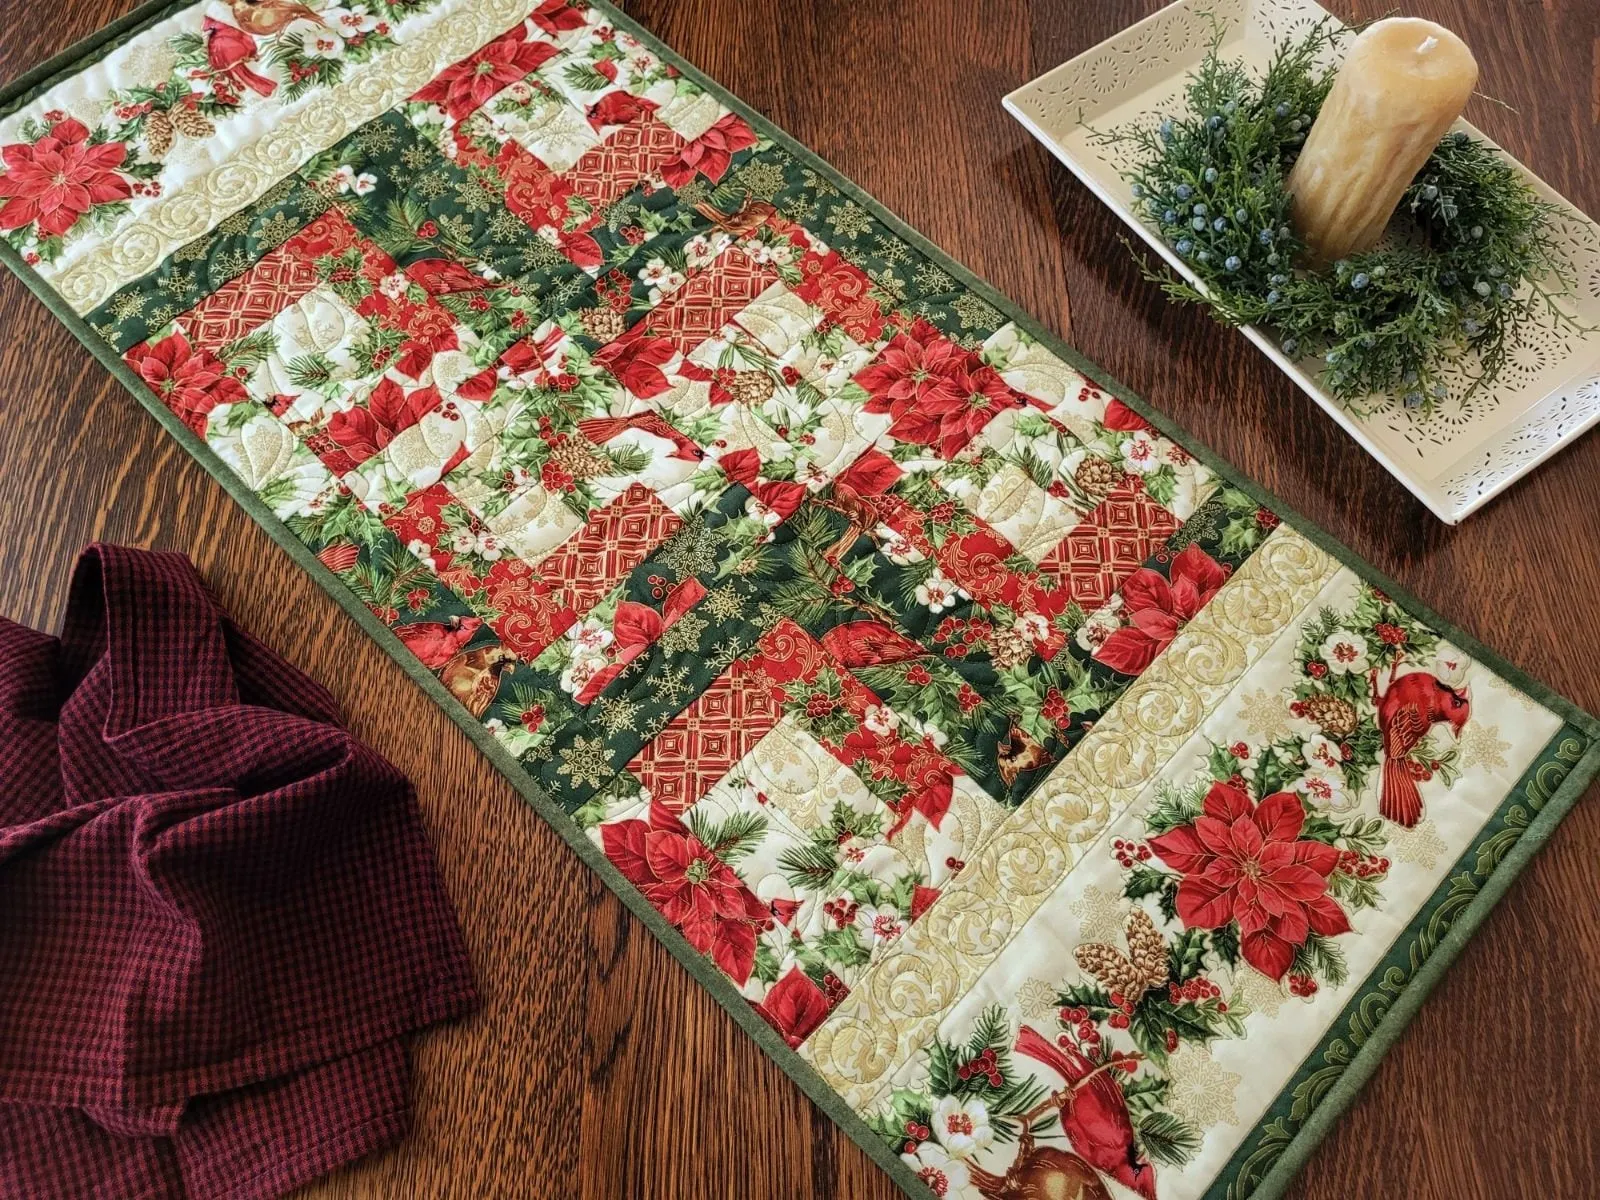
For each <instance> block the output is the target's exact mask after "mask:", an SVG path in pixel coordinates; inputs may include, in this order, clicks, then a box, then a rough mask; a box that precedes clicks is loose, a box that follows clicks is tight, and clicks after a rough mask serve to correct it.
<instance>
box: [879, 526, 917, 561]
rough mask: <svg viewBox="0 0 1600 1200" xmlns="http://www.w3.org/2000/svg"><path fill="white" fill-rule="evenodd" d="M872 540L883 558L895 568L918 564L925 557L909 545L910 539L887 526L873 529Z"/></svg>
mask: <svg viewBox="0 0 1600 1200" xmlns="http://www.w3.org/2000/svg"><path fill="white" fill-rule="evenodd" d="M872 540H873V541H875V542H876V543H878V549H879V550H880V551H882V553H883V556H884V557H885V558H887V559H888V560H889V561H890V562H892V563H893V564H894V565H895V566H897V567H905V566H909V565H910V564H912V563H919V562H921V561H922V560H923V558H924V557H925V556H924V555H923V553H922V551H920V550H918V549H917V548H916V547H915V546H913V545H912V544H911V539H910V538H908V537H906V536H905V535H904V534H902V533H900V532H899V531H898V530H894V529H891V528H889V526H887V525H879V526H878V527H877V528H876V529H874V530H873V531H872Z"/></svg>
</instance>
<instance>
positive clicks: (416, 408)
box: [328, 375, 440, 464]
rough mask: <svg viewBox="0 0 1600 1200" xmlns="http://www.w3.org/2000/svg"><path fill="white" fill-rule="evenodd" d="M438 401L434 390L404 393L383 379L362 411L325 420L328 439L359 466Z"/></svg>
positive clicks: (351, 411)
mask: <svg viewBox="0 0 1600 1200" xmlns="http://www.w3.org/2000/svg"><path fill="white" fill-rule="evenodd" d="M439 401H440V396H439V390H438V389H437V388H434V387H419V388H412V389H411V390H410V391H407V390H406V389H405V388H404V387H402V386H401V385H400V384H399V383H398V382H396V381H395V380H394V379H391V378H390V377H389V376H387V375H386V376H384V377H383V379H381V380H379V382H378V386H377V387H375V388H373V389H372V394H371V395H370V396H369V397H367V403H366V406H365V407H357V408H352V409H348V410H346V411H344V412H337V413H334V414H333V416H332V417H331V418H329V420H328V436H329V437H331V438H332V439H333V440H334V441H335V442H336V443H338V445H339V447H340V448H341V449H342V450H344V451H345V453H346V454H348V455H349V456H350V460H351V461H352V462H353V463H357V464H359V463H363V462H365V461H366V460H367V459H369V458H371V457H372V456H373V455H374V454H376V453H377V452H378V451H380V450H382V449H383V448H384V447H385V446H387V445H388V444H389V443H390V442H391V441H393V440H394V438H395V435H396V434H398V433H400V432H401V431H402V430H405V429H410V428H411V426H413V425H415V424H416V423H417V422H418V421H420V420H422V418H423V417H424V416H425V415H426V414H427V413H430V412H432V411H433V410H434V409H435V408H437V407H438V406H439Z"/></svg>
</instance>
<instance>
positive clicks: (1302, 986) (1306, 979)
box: [1289, 975, 1317, 996]
mask: <svg viewBox="0 0 1600 1200" xmlns="http://www.w3.org/2000/svg"><path fill="white" fill-rule="evenodd" d="M1289 991H1290V992H1291V993H1292V994H1293V995H1296V996H1315V995H1316V994H1317V981H1316V980H1315V979H1313V978H1311V976H1309V975H1291V976H1289Z"/></svg>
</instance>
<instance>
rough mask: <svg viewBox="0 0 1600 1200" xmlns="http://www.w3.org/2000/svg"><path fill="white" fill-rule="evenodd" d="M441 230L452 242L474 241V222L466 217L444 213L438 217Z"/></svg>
mask: <svg viewBox="0 0 1600 1200" xmlns="http://www.w3.org/2000/svg"><path fill="white" fill-rule="evenodd" d="M437 223H438V226H439V232H440V233H442V234H444V236H445V238H446V239H447V240H449V241H452V242H460V243H462V244H465V243H467V242H470V241H472V222H470V221H468V220H467V219H466V218H465V217H457V216H454V215H452V214H450V213H443V214H441V215H440V216H439V217H438V218H437Z"/></svg>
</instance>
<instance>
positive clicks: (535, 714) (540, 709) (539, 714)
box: [522, 704, 544, 733]
mask: <svg viewBox="0 0 1600 1200" xmlns="http://www.w3.org/2000/svg"><path fill="white" fill-rule="evenodd" d="M543 724H544V705H542V704H535V705H534V706H533V707H532V708H528V709H524V710H523V713H522V727H523V728H524V729H526V730H527V731H528V732H529V733H537V732H538V730H539V726H541V725H543Z"/></svg>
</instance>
